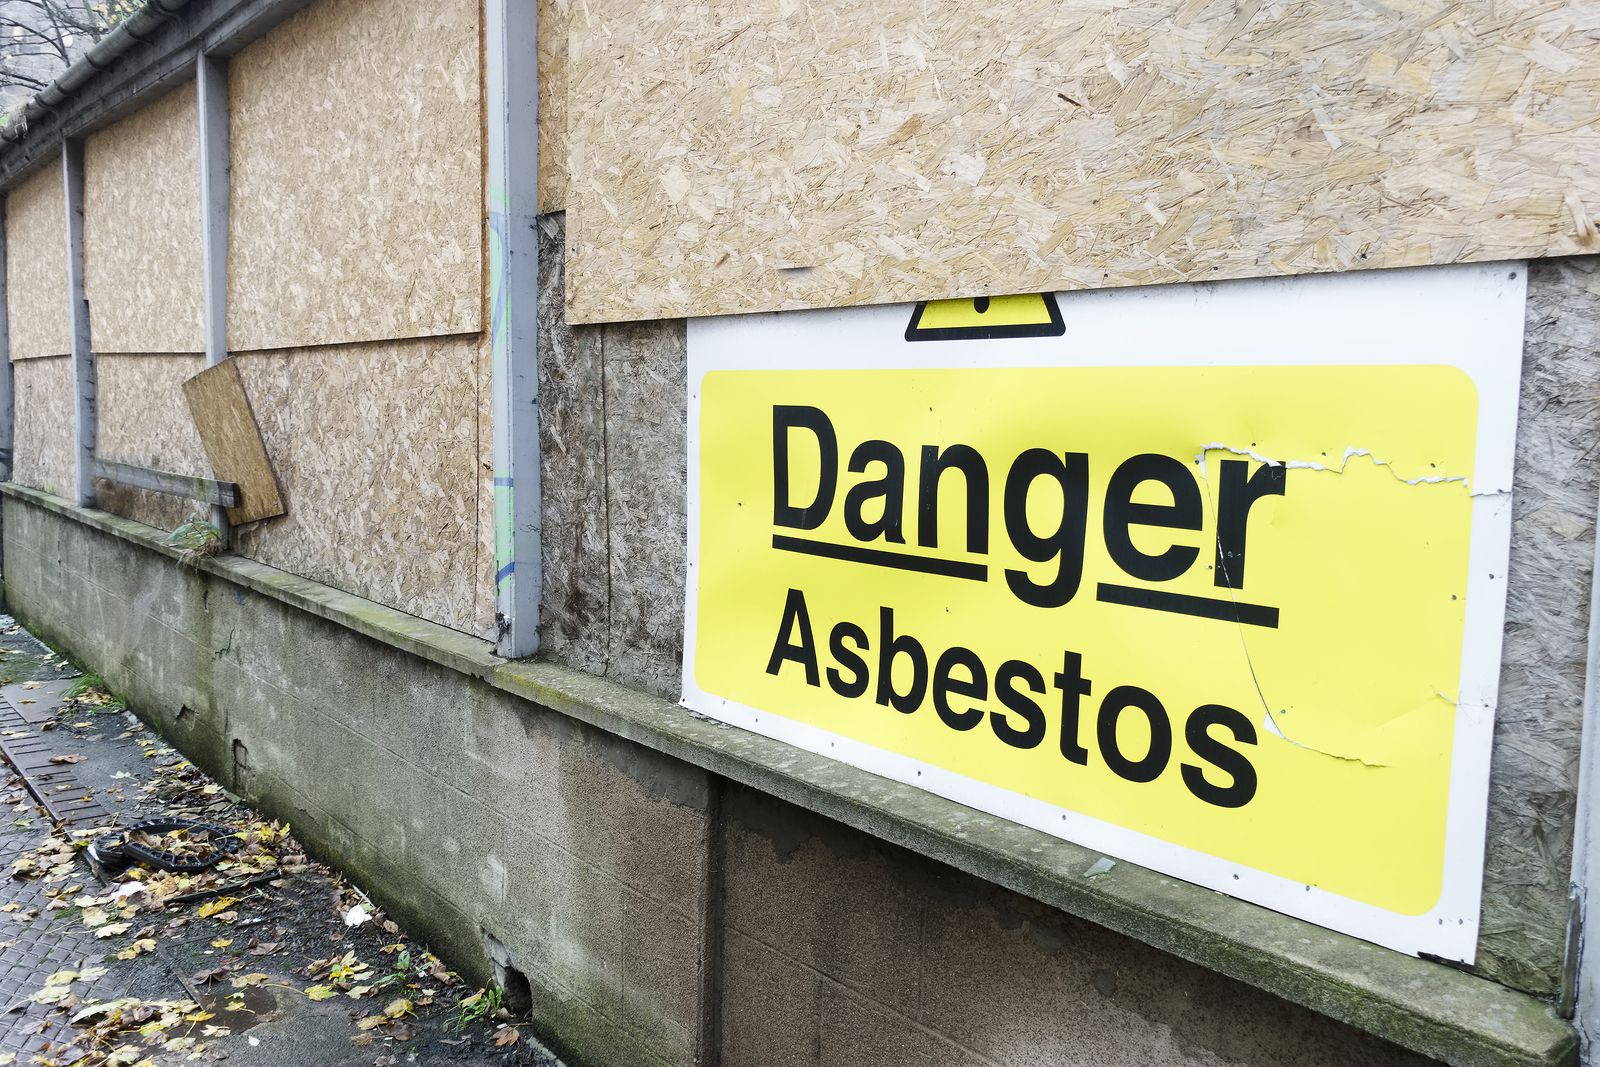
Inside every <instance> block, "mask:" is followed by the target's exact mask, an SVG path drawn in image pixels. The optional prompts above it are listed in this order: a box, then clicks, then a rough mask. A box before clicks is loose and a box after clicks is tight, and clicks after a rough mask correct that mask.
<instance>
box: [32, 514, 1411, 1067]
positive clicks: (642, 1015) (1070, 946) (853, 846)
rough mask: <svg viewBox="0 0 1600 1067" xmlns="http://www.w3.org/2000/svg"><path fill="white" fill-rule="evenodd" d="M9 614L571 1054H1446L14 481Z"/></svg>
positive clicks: (624, 1061)
mask: <svg viewBox="0 0 1600 1067" xmlns="http://www.w3.org/2000/svg"><path fill="white" fill-rule="evenodd" d="M3 508H4V515H3V549H4V562H5V593H6V598H7V603H8V606H9V607H10V608H11V610H13V611H14V612H15V613H16V614H17V616H18V617H19V618H20V619H22V620H23V621H24V622H25V623H26V624H27V625H29V626H30V627H32V628H34V629H35V630H36V632H38V633H40V634H41V635H43V636H45V637H46V638H47V639H50V640H52V641H54V642H56V643H57V644H58V645H59V647H62V648H63V649H64V650H66V651H67V652H68V653H70V654H71V655H73V656H74V657H76V658H77V659H79V660H80V661H81V662H83V663H84V664H85V665H86V666H88V667H91V668H92V669H94V670H96V671H98V672H99V673H101V674H102V675H103V676H104V677H105V678H106V680H107V682H108V683H109V684H110V685H111V687H112V688H113V689H114V690H116V691H117V692H119V693H121V694H124V695H125V696H126V697H127V699H128V700H129V701H130V703H131V704H132V706H133V707H134V708H135V709H137V710H138V711H139V712H140V713H141V714H142V715H145V716H146V717H147V718H149V719H151V720H152V721H154V722H155V723H156V724H157V725H158V727H159V728H160V729H161V730H162V731H163V732H164V733H166V734H167V736H169V737H170V738H172V740H173V741H174V742H176V743H177V744H178V745H179V746H180V747H181V748H182V749H183V751H184V752H185V753H186V754H188V755H189V756H190V757H191V758H192V759H194V760H195V761H196V762H197V763H199V764H200V765H201V766H203V767H205V768H206V769H207V770H208V771H209V772H211V773H212V774H214V775H216V776H217V777H219V778H220V779H221V780H222V781H224V782H225V783H227V784H228V785H229V786H230V787H231V788H233V789H235V790H236V791H238V792H240V793H242V794H244V795H245V796H247V797H249V798H251V799H252V800H254V801H255V802H256V803H257V804H259V805H260V806H261V807H262V808H263V809H265V810H266V811H267V812H269V813H271V814H272V815H275V816H277V817H280V818H284V819H287V820H289V821H291V822H292V823H293V825H294V827H295V830H296V832H297V834H298V835H299V836H300V837H301V838H302V839H303V840H305V841H306V842H307V843H308V844H309V845H310V846H311V847H312V848H313V850H314V851H315V852H316V853H317V854H318V855H320V856H322V857H323V858H326V859H328V860H329V861H330V862H334V863H336V864H338V865H339V866H340V867H342V868H343V869H345V870H346V871H348V872H350V874H351V875H352V877H353V878H354V879H355V880H356V881H357V882H358V883H359V884H361V885H362V886H363V887H364V888H366V889H367V890H368V891H369V892H372V893H373V894H374V895H375V896H376V897H377V898H378V899H379V900H380V901H381V902H382V903H383V904H384V905H385V906H386V907H387V908H389V909H390V910H391V911H392V912H393V913H394V914H395V915H396V916H397V917H399V918H400V919H401V920H402V921H404V922H405V923H407V924H408V925H409V926H411V927H412V928H413V929H416V930H417V931H419V932H420V933H422V934H423V935H424V936H426V937H428V938H429V939H430V940H431V942H432V943H433V945H434V947H435V949H436V950H437V951H439V952H440V953H441V954H442V955H444V956H445V957H446V958H447V959H448V960H450V961H451V962H452V964H453V965H454V966H456V967H458V968H460V969H462V970H463V971H464V972H465V973H466V974H467V975H468V976H469V978H470V979H471V980H474V981H484V980H487V979H488V978H489V977H490V976H491V973H492V972H493V969H494V964H493V959H492V956H493V955H494V954H495V953H496V952H499V953H501V954H503V956H505V957H508V958H509V961H510V962H511V964H512V965H513V966H514V967H515V969H516V970H517V971H519V972H521V973H522V974H523V975H525V976H526V978H527V979H528V981H529V986H530V994H531V1007H532V1009H533V1011H534V1015H535V1018H536V1020H537V1023H538V1026H539V1028H540V1029H541V1031H542V1034H543V1036H546V1037H547V1038H549V1039H550V1040H551V1042H552V1043H553V1044H554V1045H556V1046H557V1047H558V1048H559V1049H560V1050H561V1051H562V1052H563V1053H564V1054H565V1055H566V1056H567V1057H568V1058H569V1060H570V1062H571V1063H573V1064H574V1065H575V1067H582V1065H587V1067H641V1065H670V1067H677V1065H683V1067H688V1065H692V1064H704V1065H708V1067H709V1065H713V1064H716V1065H721V1067H789V1065H805V1067H824V1065H826V1067H844V1065H862V1067H866V1065H873V1067H892V1065H901V1064H904V1065H907V1067H934V1065H941V1067H943V1065H959V1067H977V1065H985V1067H1035V1065H1037V1067H1045V1065H1051V1067H1060V1065H1085V1067H1088V1065H1095V1067H1099V1065H1121V1064H1127V1065H1135V1064H1137V1065H1141V1067H1142V1065H1149V1064H1157V1065H1169V1064H1171V1065H1177V1064H1183V1065H1195V1067H1200V1065H1206V1067H1214V1065H1218V1064H1230V1065H1239V1067H1246V1065H1248V1067H1277V1065H1281V1064H1290V1063H1293V1064H1306V1065H1320V1064H1327V1065H1330V1067H1332V1065H1334V1064H1338V1065H1355V1067H1416V1065H1419V1064H1422V1063H1425V1062H1430V1061H1426V1060H1423V1059H1421V1058H1419V1057H1417V1056H1415V1055H1413V1054H1411V1053H1408V1052H1405V1051H1404V1050H1402V1049H1399V1048H1398V1047H1396V1046H1393V1045H1390V1044H1387V1043H1385V1042H1383V1041H1380V1040H1378V1039H1375V1038H1372V1037H1370V1036H1368V1035H1365V1034H1363V1033H1360V1032H1358V1031H1356V1030H1353V1029H1351V1028H1349V1027H1346V1026H1344V1025H1341V1024H1338V1023H1334V1022H1332V1021H1330V1020H1328V1019H1326V1018H1323V1017H1321V1016H1319V1015H1317V1014H1316V1013H1314V1012H1312V1011H1309V1010H1307V1009H1304V1008H1300V1007H1296V1006H1294V1005H1291V1004H1289V1003H1288V1002H1286V1001H1283V1000H1281V999H1279V998H1277V997H1275V996H1273V995H1271V994H1270V993H1266V992H1262V991H1260V990H1257V989H1254V988H1251V987H1248V986H1245V985H1242V984H1240V983H1237V982H1234V981H1231V980H1228V979H1223V978H1220V977H1219V976H1217V975H1215V974H1213V973H1212V972H1210V971H1207V970H1205V969H1204V968H1201V967H1198V966H1195V965H1193V964H1189V963H1186V962H1183V961H1181V960H1178V959H1176V958H1174V957H1171V956H1168V955H1166V954H1164V953H1162V952H1159V951H1156V950H1154V949H1151V948H1149V947H1147V946H1145V945H1142V944H1141V943H1139V942H1137V941H1134V940H1131V939H1129V938H1127V937H1123V936H1121V935H1117V934H1113V933H1111V932H1109V931H1107V930H1104V929H1103V928H1100V927H1097V926H1094V925H1093V924H1090V923H1087V922H1083V921H1080V920H1076V919H1072V918H1070V917H1068V916H1066V915H1064V914H1062V913H1060V912H1058V911H1055V910H1053V909H1051V908H1048V907H1046V906H1043V905H1040V904H1037V903H1035V902H1032V901H1029V900H1027V899H1025V898H1022V897H1019V896H1017V895H1016V894H1014V893H1010V892H1008V891H1005V890H1001V889H999V888H997V887H995V886H993V885H990V884H988V883H985V882H983V881H981V880H979V879H976V878H973V877H971V876H969V875H965V874H961V873H959V872H957V871H955V870H953V869H951V868H948V867H945V866H942V865H940V864H938V863H935V862H933V861H931V860H926V859H923V858H920V857H918V856H916V855H913V854H911V853H908V852H906V851H904V850H902V849H899V848H897V847H894V846H891V845H887V844H884V843H882V842H879V841H877V840H876V839H874V838H871V837H869V836H868V835H866V834H863V833H861V832H859V831H856V830H851V829H847V828H845V827H843V826H841V825H839V824H836V823H833V822H831V821H829V820H826V819H824V818H822V817H820V816H816V815H813V814H810V813H808V812H805V811H803V810H801V809H799V808H796V807H794V806H792V805H790V804H788V803H785V802H783V801H779V800H776V799H774V798H771V797H768V796H765V795H763V794H761V793H758V792H755V791H752V790H750V789H748V788H745V787H742V786H736V785H733V784H732V783H729V782H727V781H725V780H723V779H720V778H718V777H716V776H713V775H711V774H709V773H708V772H705V771H702V770H700V769H698V768H695V767H692V766H690V765H688V764H685V763H682V762H679V761H677V760H674V759H672V758H670V757H667V756H664V755H661V754H659V753H657V752H655V751H654V750H652V749H648V748H645V747H642V746H640V745H637V744H634V743H632V742H630V741H626V740H623V739H621V738H619V737H616V736H613V735H610V734H608V733H605V732H603V731H601V730H598V729H596V728H593V727H590V726H587V725H584V724H581V723H578V722H576V721H575V720H571V719H569V718H566V717H565V716H563V715H561V714H558V713H556V712H554V711H551V710H548V709H545V708H543V707H540V706H538V705H535V704H532V703H529V702H526V701H523V700H520V699H518V698H515V697H512V696H510V695H508V694H506V693H504V692H502V691H500V690H498V689H494V688H492V687H491V686H489V685H487V684H486V683H484V682H481V681H479V680H477V679H475V678H473V677H471V676H468V675H466V674H462V673H459V672H457V671H455V670H452V669H450V668H447V667H442V666H439V665H437V664H435V663H432V662H429V661H427V660H424V659H422V658H419V657H417V656H415V655H412V654H411V653H408V652H404V651H400V650H399V649H396V648H393V647H391V646H389V645H386V644H382V643H379V642H377V641H374V640H372V639H369V638H367V637H364V636H361V635H360V634H358V633H356V632H355V631H353V630H351V629H348V628H346V627H344V626H341V625H339V624H337V623H335V622H331V621H328V620H325V619H322V618H319V617H317V616H314V615H311V614H309V613H307V612H305V611H303V610H301V609H299V608H296V607H292V606H289V605H288V604H285V603H283V602H281V601H280V600H278V599H275V598H273V597H270V596H268V595H265V594H263V593H260V592H257V591H254V590H252V589H249V588H246V587H243V586H240V585H237V584H235V583H233V582H231V581H229V580H228V579H226V578H223V577H220V576H217V575H213V574H210V573H201V572H196V571H194V570H190V569H186V568H183V567H181V566H179V565H178V564H177V563H176V562H175V561H174V560H172V559H171V558H170V557H168V556H166V555H163V554H160V553H158V552H156V551H155V550H153V549H151V548H148V547H144V546H143V545H141V544H138V543H135V542H132V541H129V540H127V539H125V538H122V537H118V536H116V535H113V534H110V533H107V532H104V531H101V530H98V529H95V528H93V527H91V526H88V525H85V524H83V523H81V522H79V521H77V520H76V519H74V518H72V517H71V516H69V515H63V514H58V513H56V512H55V511H51V510H48V509H46V508H43V507H40V506H37V505H34V504H30V503H29V502H27V501H26V500H21V499H18V498H16V497H6V498H5V499H4V503H3Z"/></svg>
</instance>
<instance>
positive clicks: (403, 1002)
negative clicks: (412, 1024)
mask: <svg viewBox="0 0 1600 1067" xmlns="http://www.w3.org/2000/svg"><path fill="white" fill-rule="evenodd" d="M383 1014H385V1015H387V1016H388V1017H389V1018H391V1019H398V1018H400V1016H402V1015H410V1014H411V1001H409V1000H407V999H406V998H405V997H396V998H395V999H394V1000H391V1001H390V1002H389V1006H388V1007H386V1008H384V1009H383Z"/></svg>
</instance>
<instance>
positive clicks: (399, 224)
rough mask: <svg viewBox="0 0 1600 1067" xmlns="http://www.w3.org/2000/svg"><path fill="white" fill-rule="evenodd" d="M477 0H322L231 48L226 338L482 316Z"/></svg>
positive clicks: (341, 336)
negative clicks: (234, 50)
mask: <svg viewBox="0 0 1600 1067" xmlns="http://www.w3.org/2000/svg"><path fill="white" fill-rule="evenodd" d="M478 23H479V18H478V5H477V3H476V2H475V0H443V2H441V3H429V4H416V3H409V2H406V0H320V2H318V3H316V4H313V5H311V6H310V7H308V8H306V9H305V10H304V11H301V12H300V13H299V14H297V15H295V16H293V17H292V18H290V19H288V20H287V21H286V22H284V23H283V24H282V25H280V26H278V27H277V28H276V29H274V30H273V31H272V32H271V33H269V34H267V35H266V36H265V37H263V38H261V39H260V40H258V41H256V42H255V43H253V44H251V45H250V46H249V47H247V48H246V49H244V51H242V52H240V53H239V54H238V55H237V56H235V57H234V58H233V60H232V62H231V63H230V65H229V70H228V85H229V113H230V116H231V119H232V124H233V125H232V131H231V137H232V142H231V160H232V184H231V193H230V196H231V211H232V217H231V220H230V240H229V248H228V274H229V278H228V300H229V322H228V344H229V347H230V348H231V349H233V350H235V351H239V350H254V349H268V348H283V347H290V346H300V345H312V344H318V345H321V344H334V343H343V342H353V341H369V340H376V339H382V338H396V337H418V336H435V335H443V334H453V333H471V332H475V331H477V329H478V328H479V324H480V321H481V317H482V311H481V307H480V305H481V291H482V279H481V267H482V258H483V256H482V241H483V200H482V190H481V188H480V185H481V181H482V166H481V162H480V157H481V128H482V117H481V115H480V112H479V102H480V92H479V68H480V62H479V41H478V30H479V27H478Z"/></svg>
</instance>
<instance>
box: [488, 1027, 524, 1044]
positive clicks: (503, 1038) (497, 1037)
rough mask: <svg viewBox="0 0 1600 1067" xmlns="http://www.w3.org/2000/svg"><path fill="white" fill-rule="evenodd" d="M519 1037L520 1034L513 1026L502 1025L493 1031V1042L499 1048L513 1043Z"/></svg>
mask: <svg viewBox="0 0 1600 1067" xmlns="http://www.w3.org/2000/svg"><path fill="white" fill-rule="evenodd" d="M520 1037H522V1034H521V1033H519V1032H518V1031H517V1029H516V1028H515V1027H511V1026H502V1027H500V1029H498V1030H496V1031H495V1032H494V1043H495V1045H496V1046H497V1047H499V1048H505V1047H506V1046H507V1045H515V1044H516V1043H517V1039H518V1038H520Z"/></svg>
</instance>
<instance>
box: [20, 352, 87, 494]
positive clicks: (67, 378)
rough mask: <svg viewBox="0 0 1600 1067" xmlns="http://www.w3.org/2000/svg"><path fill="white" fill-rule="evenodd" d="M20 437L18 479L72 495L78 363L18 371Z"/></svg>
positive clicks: (44, 362) (52, 360)
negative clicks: (74, 386) (74, 384)
mask: <svg viewBox="0 0 1600 1067" xmlns="http://www.w3.org/2000/svg"><path fill="white" fill-rule="evenodd" d="M12 375H13V388H14V389H15V394H14V403H15V408H14V409H13V410H14V412H15V416H14V417H15V419H16V422H15V431H14V432H15V439H14V445H13V447H14V449H15V452H14V456H15V459H14V460H13V463H12V473H11V477H12V480H13V481H15V482H17V483H19V484H21V485H28V486H32V487H33V488H35V489H43V490H46V491H47V492H51V493H54V494H56V495H57V496H71V495H72V479H73V444H72V406H73V397H74V395H75V394H74V392H73V389H72V361H71V360H70V359H68V358H66V357H65V356H54V357H49V358H44V359H27V360H21V361H19V362H18V363H17V364H16V366H14V367H13V368H12Z"/></svg>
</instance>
